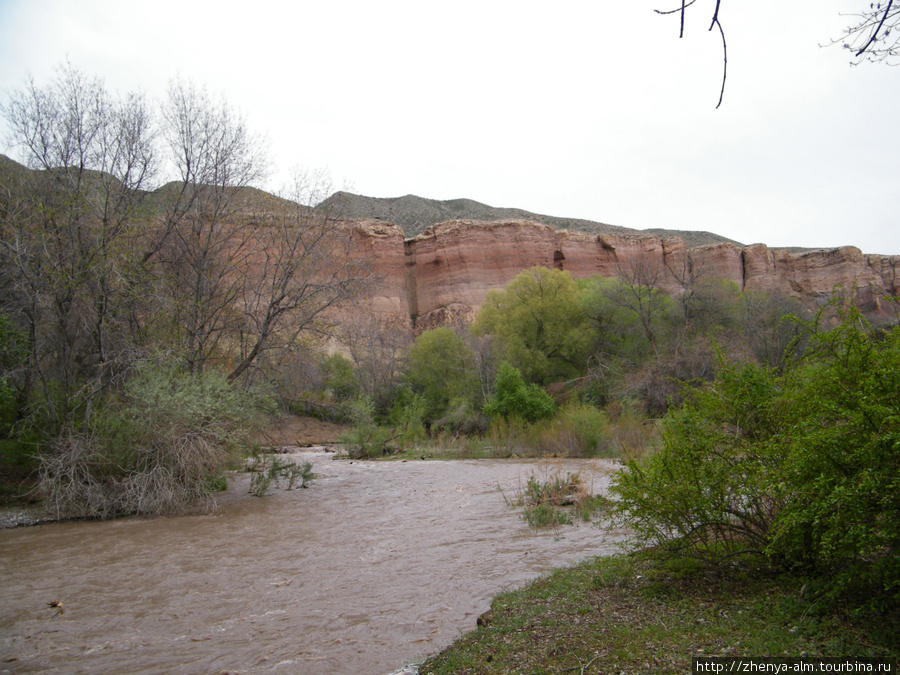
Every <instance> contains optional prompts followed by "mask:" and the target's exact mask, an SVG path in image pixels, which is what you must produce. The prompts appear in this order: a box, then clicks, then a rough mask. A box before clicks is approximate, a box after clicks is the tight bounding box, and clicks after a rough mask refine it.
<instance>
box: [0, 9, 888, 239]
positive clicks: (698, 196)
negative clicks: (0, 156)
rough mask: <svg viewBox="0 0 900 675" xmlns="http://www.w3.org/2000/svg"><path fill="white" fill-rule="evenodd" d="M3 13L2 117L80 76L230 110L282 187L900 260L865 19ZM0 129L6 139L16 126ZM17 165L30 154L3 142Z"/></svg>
mask: <svg viewBox="0 0 900 675" xmlns="http://www.w3.org/2000/svg"><path fill="white" fill-rule="evenodd" d="M678 5H680V3H679V2H678V1H677V0H584V1H582V0H577V1H576V0H556V1H555V2H553V3H550V2H547V1H546V0H544V1H542V2H532V1H530V0H515V1H511V0H510V1H508V0H454V1H453V2H449V1H445V2H435V1H430V0H315V1H311V0H293V1H291V2H287V1H283V2H274V1H270V0H256V1H255V2H246V1H245V2H231V1H225V0H216V1H199V0H178V1H173V0H154V1H153V2H147V1H145V2H137V1H131V0H129V1H125V0H106V1H104V0H0V101H5V100H6V96H7V94H6V92H8V91H9V90H10V89H11V88H18V87H20V86H22V84H23V83H24V82H25V80H26V78H27V77H28V76H29V75H31V76H34V77H35V78H36V79H37V81H38V83H46V82H48V81H49V78H50V77H51V76H52V75H53V71H54V68H55V67H57V66H58V65H60V64H61V63H62V62H64V61H65V59H66V58H68V59H69V60H70V62H71V63H72V64H73V65H74V66H76V67H77V68H79V69H81V70H83V71H85V72H86V73H87V74H89V75H96V76H100V77H102V78H103V79H105V81H106V83H107V85H108V86H109V87H110V89H113V90H118V91H121V92H124V91H127V90H133V89H139V90H142V91H145V92H147V93H148V94H150V95H152V96H159V97H161V96H162V95H163V93H164V92H165V89H166V87H167V85H168V82H169V80H170V79H171V78H173V77H174V76H176V75H180V76H182V77H184V78H186V79H189V80H192V81H194V82H196V83H198V84H203V85H206V86H208V87H209V88H210V89H211V90H212V91H214V92H221V93H223V94H224V95H225V96H226V97H227V99H228V100H229V101H230V102H231V103H232V104H234V105H235V106H236V107H237V108H239V109H240V110H241V111H242V112H243V113H244V114H245V116H246V118H247V119H248V121H249V123H250V124H251V126H252V127H253V128H254V129H256V130H258V131H261V132H263V133H265V134H266V135H267V137H268V140H269V143H270V147H271V149H272V152H273V155H274V158H275V166H276V167H277V168H276V171H275V172H274V173H273V176H272V178H271V183H270V185H269V187H274V186H275V185H276V184H277V183H280V182H281V180H282V177H283V176H284V175H285V173H286V171H287V169H288V168H290V167H294V166H301V167H307V168H322V167H327V168H328V169H329V170H330V172H331V174H332V176H333V177H334V179H335V180H336V182H338V183H343V182H347V183H348V184H349V185H348V187H349V189H350V190H351V191H353V192H356V193H359V194H364V195H368V196H374V197H399V196H402V195H404V194H416V195H419V196H421V197H428V198H432V199H454V198H459V197H467V198H471V199H475V200H478V201H481V202H484V203H487V204H490V205H492V206H502V207H518V208H523V209H527V210H529V211H534V212H537V213H544V214H549V215H555V216H568V217H577V218H587V219H591V220H597V221H601V222H606V223H610V224H614V225H623V226H626V227H633V228H637V229H643V228H650V227H663V228H670V229H685V230H709V231H712V232H716V233H718V234H722V235H725V236H727V237H730V238H732V239H736V240H738V241H741V242H743V243H747V244H749V243H754V242H763V243H765V244H768V245H769V246H810V247H820V246H821V247H830V246H839V245H844V244H851V245H854V246H858V247H859V248H861V249H863V251H864V252H866V253H882V254H895V255H896V254H900V216H898V212H900V162H898V161H897V159H898V149H900V123H898V122H900V69H897V68H891V67H888V66H884V65H872V64H865V65H863V66H860V67H857V68H851V67H850V66H849V65H848V62H849V54H848V53H847V52H846V51H844V50H842V49H841V48H840V47H827V48H821V47H820V46H819V45H821V44H825V43H827V42H828V40H829V39H830V38H831V37H834V36H837V35H839V34H840V31H841V28H842V27H843V26H844V25H847V24H848V23H849V22H850V21H851V19H849V18H847V17H842V16H840V13H841V12H844V13H851V12H853V11H855V10H859V9H860V8H861V7H863V6H868V0H791V1H790V2H786V1H785V0H753V1H752V2H747V1H741V0H722V10H721V19H722V23H723V25H724V28H725V31H726V38H727V40H728V59H729V60H728V82H727V87H726V91H725V101H724V103H723V105H722V107H721V108H720V109H718V110H716V109H715V104H716V102H717V99H718V94H719V86H720V78H721V69H722V51H721V41H720V38H719V36H718V33H710V32H708V31H707V29H708V27H709V21H710V19H711V16H712V8H713V5H714V0H698V2H697V3H696V4H695V5H694V6H693V7H692V8H691V9H690V10H689V13H688V16H687V27H686V36H685V38H684V39H682V40H679V39H678V17H677V15H673V16H669V17H666V16H658V15H656V14H654V13H653V10H654V9H656V8H660V9H669V8H674V7H676V6H678ZM0 124H2V123H0ZM0 151H2V152H5V153H6V154H12V155H13V156H15V154H14V153H12V151H11V150H10V149H9V148H7V147H5V141H0Z"/></svg>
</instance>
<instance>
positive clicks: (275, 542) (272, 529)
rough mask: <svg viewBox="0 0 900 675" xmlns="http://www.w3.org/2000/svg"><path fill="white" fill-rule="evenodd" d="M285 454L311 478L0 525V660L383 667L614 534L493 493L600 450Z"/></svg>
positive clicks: (378, 673) (10, 668)
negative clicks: (534, 456)
mask: <svg viewBox="0 0 900 675" xmlns="http://www.w3.org/2000/svg"><path fill="white" fill-rule="evenodd" d="M296 458H297V459H298V460H302V459H308V460H310V461H312V463H313V466H314V470H315V471H316V473H317V474H318V476H319V478H318V479H317V480H315V481H314V482H313V483H312V485H311V487H310V489H306V490H292V491H290V492H288V491H284V490H277V491H275V492H274V493H272V494H270V496H268V497H265V498H263V499H257V498H255V497H252V496H250V495H248V494H247V488H248V485H249V478H248V476H247V475H244V474H241V475H237V476H236V477H235V478H234V479H233V480H232V481H231V482H230V485H229V489H228V491H227V493H225V494H224V495H223V496H222V497H221V498H220V499H219V506H218V508H217V509H216V510H215V511H214V512H213V513H210V514H205V515H190V516H179V517H172V518H158V519H140V518H127V519H121V520H115V521H107V522H70V523H54V524H48V525H40V526H37V527H27V528H18V529H11V530H3V531H0V598H2V600H0V672H26V673H27V672H47V673H92V674H93V673H123V672H167V673H221V672H229V673H267V672H275V673H304V674H312V675H315V674H326V673H340V674H346V673H359V674H361V675H365V674H373V675H383V674H384V673H388V672H391V671H395V670H397V669H399V668H401V667H403V666H404V664H406V663H412V662H416V661H417V660H420V659H421V658H422V657H424V656H425V655H427V654H429V653H432V652H435V651H438V650H439V649H441V648H443V647H444V646H446V645H447V644H449V643H450V642H452V641H453V640H454V639H455V638H456V637H457V636H458V635H459V634H460V633H461V632H464V631H467V630H471V629H473V628H474V627H475V621H476V618H477V617H478V615H479V614H481V613H482V612H485V611H486V610H487V609H488V608H489V604H490V599H491V597H492V596H493V595H495V594H496V593H497V592H499V591H500V590H502V589H504V588H508V587H513V586H519V585H521V584H523V583H524V582H526V581H528V580H529V579H532V578H534V577H537V576H539V575H540V574H541V573H543V572H545V571H547V570H549V569H550V568H552V567H556V566H560V565H564V564H568V563H573V562H576V561H577V560H580V559H582V558H585V557H588V556H592V555H599V554H605V553H610V552H612V551H613V550H614V548H615V543H616V542H617V541H618V540H620V539H621V538H622V536H623V535H622V533H621V532H609V531H607V530H605V529H603V528H598V527H593V526H591V525H590V524H578V525H565V526H561V527H560V528H558V529H557V530H555V531H554V530H547V531H536V530H531V529H529V528H528V526H527V525H526V524H525V522H524V521H523V520H522V518H521V516H520V510H519V509H516V508H513V507H511V506H510V505H508V504H507V502H506V500H505V499H504V495H505V496H506V497H507V498H512V497H514V494H515V492H516V490H517V489H520V488H522V487H524V485H525V483H526V481H527V479H528V477H529V476H530V475H531V474H532V472H534V473H535V474H536V475H537V476H538V477H539V478H540V477H542V476H544V477H546V476H547V475H552V473H553V472H555V471H562V472H564V473H565V472H570V471H571V472H574V471H578V470H580V471H581V472H582V477H583V478H584V480H585V482H586V483H587V484H588V485H589V486H591V487H592V488H593V491H594V492H595V493H602V492H603V491H604V490H605V489H606V485H607V482H608V478H609V474H610V472H611V470H612V466H611V465H610V464H608V463H605V462H603V461H599V460H553V461H551V462H543V463H540V462H533V461H518V460H480V461H455V462H445V461H427V462H413V461H410V462H378V463H373V462H349V461H332V455H331V454H328V453H326V452H321V451H314V452H303V453H298V454H297V455H296ZM498 486H499V488H500V489H498ZM501 489H502V491H501ZM52 601H62V602H63V605H64V608H65V611H64V612H63V613H62V614H59V615H58V616H55V615H56V614H57V612H58V610H57V609H56V608H53V607H49V606H48V605H47V603H49V602H52Z"/></svg>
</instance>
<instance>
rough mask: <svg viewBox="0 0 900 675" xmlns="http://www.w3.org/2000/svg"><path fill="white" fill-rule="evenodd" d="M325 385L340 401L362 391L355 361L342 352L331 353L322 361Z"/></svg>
mask: <svg viewBox="0 0 900 675" xmlns="http://www.w3.org/2000/svg"><path fill="white" fill-rule="evenodd" d="M322 371H323V375H324V376H325V387H326V389H327V390H328V391H330V392H331V394H332V396H333V397H334V398H335V399H336V400H338V401H345V400H347V399H351V398H353V397H354V396H357V395H358V394H359V392H360V389H361V387H360V384H359V378H358V377H357V376H356V370H355V369H354V367H353V362H352V361H350V359H348V358H346V357H344V356H342V355H341V354H330V355H329V356H327V357H325V360H324V361H323V363H322Z"/></svg>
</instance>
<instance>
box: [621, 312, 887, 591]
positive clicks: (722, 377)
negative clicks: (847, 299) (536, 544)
mask: <svg viewBox="0 0 900 675" xmlns="http://www.w3.org/2000/svg"><path fill="white" fill-rule="evenodd" d="M813 328H815V326H813ZM898 392H900V327H894V328H893V329H891V330H889V331H887V332H878V331H875V330H873V329H872V327H871V326H870V325H869V324H867V322H865V321H864V320H863V319H862V318H861V316H860V315H859V314H858V312H856V311H855V310H846V311H845V312H844V313H843V316H842V321H841V323H840V324H839V325H838V326H837V327H835V328H832V329H830V330H825V331H817V332H816V333H815V334H814V335H813V337H812V348H811V349H810V350H809V351H808V352H807V354H806V355H805V357H804V359H803V360H802V361H801V362H800V363H799V364H798V365H796V366H795V367H794V368H793V369H791V370H789V371H787V372H785V373H783V374H779V373H777V372H776V371H775V370H773V369H770V368H767V367H765V366H755V365H751V364H745V365H727V366H725V367H723V368H722V369H721V371H720V372H719V374H718V376H717V377H716V379H715V381H713V382H712V383H710V384H709V385H708V386H706V387H703V388H701V389H695V390H693V391H691V392H690V393H689V394H688V395H687V398H686V401H685V403H684V405H683V406H682V407H681V408H679V409H677V410H672V411H670V413H669V415H668V416H667V417H666V419H665V424H664V432H663V443H662V447H661V449H660V451H659V452H658V453H656V454H654V455H652V456H651V457H649V458H647V459H646V460H643V461H633V462H630V463H629V466H628V470H627V471H626V472H623V473H621V474H620V475H619V476H618V478H617V479H616V483H615V486H614V491H615V492H617V493H618V494H619V496H620V497H621V501H620V502H619V504H618V509H619V512H620V514H621V515H622V516H623V517H624V518H625V519H626V520H627V522H629V524H630V525H631V526H632V527H633V528H634V530H635V532H636V533H637V534H638V536H639V539H640V540H642V541H644V542H646V543H654V544H664V545H670V546H673V547H675V548H676V549H678V550H681V551H688V552H690V553H691V554H692V555H695V556H699V557H703V558H707V559H711V560H722V559H725V558H728V557H731V556H734V555H738V554H741V553H749V552H755V553H758V554H765V555H767V556H769V557H770V559H771V560H772V561H774V562H776V563H777V564H780V565H785V566H791V567H799V568H802V569H806V570H807V571H810V570H811V571H814V572H816V573H818V574H819V575H820V578H821V579H827V580H828V581H827V582H826V588H825V589H824V590H825V592H826V593H827V594H829V595H831V596H836V595H837V594H838V593H841V592H843V591H847V590H854V589H860V588H862V589H866V592H871V591H872V590H873V589H877V591H878V596H877V600H878V601H879V602H880V601H885V602H896V601H898V600H900V564H898V562H897V555H896V554H897V551H898V547H900V523H898V521H897V518H896V515H897V513H900V498H898V492H897V488H898V486H900V483H898V470H900V399H898V396H897V393H898Z"/></svg>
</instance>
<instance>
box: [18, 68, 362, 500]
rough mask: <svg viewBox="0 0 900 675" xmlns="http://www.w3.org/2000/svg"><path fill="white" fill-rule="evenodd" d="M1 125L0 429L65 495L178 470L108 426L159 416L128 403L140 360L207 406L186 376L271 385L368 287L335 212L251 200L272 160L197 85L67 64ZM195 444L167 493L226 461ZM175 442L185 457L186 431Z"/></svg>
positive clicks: (257, 196)
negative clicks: (133, 81) (155, 95)
mask: <svg viewBox="0 0 900 675" xmlns="http://www.w3.org/2000/svg"><path fill="white" fill-rule="evenodd" d="M0 114H2V116H3V118H4V119H5V121H6V123H7V128H8V130H9V137H8V138H7V141H8V146H9V147H10V148H12V149H13V150H14V151H15V152H16V153H18V157H19V158H20V159H21V161H22V162H23V163H24V164H25V165H26V167H27V169H23V168H22V167H21V166H19V165H17V164H15V163H14V162H9V161H4V162H3V163H2V164H0V314H2V317H3V318H2V321H3V322H4V323H3V324H2V326H3V329H4V331H5V332H4V334H3V335H2V336H0V337H2V342H3V344H4V350H5V351H6V352H8V358H5V359H4V362H3V364H2V366H3V373H2V374H0V409H2V415H0V417H2V418H3V419H4V420H5V421H6V423H5V425H4V429H5V431H6V433H7V435H11V436H13V437H14V440H15V441H17V442H18V446H17V447H18V448H19V449H22V448H23V447H25V446H23V445H22V444H23V443H25V442H26V441H27V442H34V443H38V444H39V445H34V446H32V447H35V448H41V449H42V450H43V458H44V462H45V467H44V470H42V476H43V478H44V482H45V483H46V484H47V485H48V490H50V492H52V493H54V494H56V493H61V492H65V493H66V494H68V495H69V496H71V495H73V494H76V493H78V488H80V487H83V485H81V484H83V483H85V482H87V483H91V484H94V483H97V484H99V483H98V481H101V479H104V480H105V479H106V478H107V477H108V476H110V475H111V476H113V477H118V478H115V480H113V481H112V482H113V483H117V484H121V483H122V480H126V479H130V477H131V476H132V475H133V474H134V473H135V472H136V471H137V472H140V471H143V469H139V468H136V467H138V466H140V467H158V466H161V465H167V466H168V465H169V464H170V462H169V459H168V458H165V457H163V455H164V454H165V452H168V450H166V451H164V450H163V449H162V448H163V446H165V445H166V444H165V443H164V442H163V441H162V440H161V439H160V440H159V442H157V441H156V440H154V441H148V442H147V443H145V444H143V445H142V446H141V447H142V450H141V452H143V453H144V455H145V456H144V457H142V458H141V459H140V461H132V459H133V455H134V452H133V451H132V450H126V449H124V448H123V449H121V451H119V450H114V449H113V448H118V447H120V444H118V443H117V442H113V441H114V440H115V439H113V438H112V437H111V436H109V434H111V433H112V432H111V431H108V425H109V423H110V420H111V418H112V417H114V416H119V417H122V416H123V415H124V416H125V417H129V416H133V415H131V413H127V414H126V413H125V412H124V411H125V410H126V409H129V410H130V409H133V407H134V406H136V405H137V406H139V405H144V406H146V407H147V408H148V410H147V411H146V412H147V414H146V415H145V417H146V418H147V419H154V417H153V414H152V411H150V410H149V407H150V406H151V405H152V402H151V401H150V400H149V399H148V400H147V401H146V402H144V403H141V402H140V401H139V400H136V399H135V398H134V396H133V394H130V393H128V386H129V383H130V382H132V381H133V380H134V379H135V377H140V373H146V372H147V371H146V365H147V364H156V366H157V367H158V368H159V371H158V375H157V378H156V379H157V380H159V379H162V380H165V382H166V386H167V387H168V389H169V390H170V394H171V395H172V396H173V397H175V398H176V399H185V400H187V399H190V400H194V399H197V400H201V399H204V397H208V395H211V394H210V390H209V388H208V387H206V386H202V387H200V388H199V389H198V388H197V382H196V381H195V380H197V378H201V379H200V380H197V381H201V382H209V381H210V380H207V379H202V378H205V377H207V376H208V377H218V376H222V377H223V378H225V382H226V384H227V386H228V387H233V388H237V387H240V388H244V387H247V386H249V385H257V384H260V383H261V382H264V381H265V380H266V379H268V378H267V375H268V374H271V373H272V372H273V371H274V370H275V369H276V368H277V366H278V365H279V363H280V361H281V360H282V359H284V358H295V354H294V353H295V351H296V348H297V346H298V345H299V344H300V343H301V341H302V338H303V337H304V336H305V335H307V334H309V333H310V332H312V331H315V330H317V329H318V328H319V327H320V325H319V322H320V319H321V317H322V315H323V313H324V312H326V311H327V310H328V309H329V308H330V307H332V306H334V305H335V304H336V303H338V302H340V301H342V300H344V299H346V298H347V297H349V296H350V295H351V294H352V293H353V292H354V290H355V288H356V287H357V285H358V282H359V280H360V279H361V278H362V277H363V276H364V272H363V271H362V270H361V269H360V268H359V266H358V263H356V262H354V260H355V259H354V258H353V257H352V256H349V255H348V252H349V251H348V246H349V245H350V244H349V241H348V239H347V237H346V236H342V234H341V233H340V232H338V229H337V226H336V224H335V222H334V220H333V219H332V218H331V217H330V215H329V214H327V213H324V212H323V211H321V210H319V211H313V210H311V209H310V208H308V205H304V204H306V202H307V201H308V198H311V199H316V197H317V196H319V197H320V196H324V195H316V194H315V188H316V186H315V185H310V184H309V183H308V182H304V180H303V179H302V178H298V179H297V180H296V181H295V184H294V185H292V186H291V187H290V188H288V190H286V193H285V197H286V198H275V197H271V196H269V195H264V194H263V193H260V192H258V191H256V190H254V189H253V188H252V187H251V186H252V184H254V183H255V182H257V181H259V180H260V179H261V178H262V177H263V176H264V173H265V170H266V165H267V157H266V155H265V153H264V151H263V149H264V146H263V144H261V142H260V138H259V137H257V136H256V135H255V134H253V133H252V132H251V131H250V130H249V129H248V127H247V125H246V123H245V122H244V120H243V119H242V118H241V117H240V115H238V114H237V113H236V112H235V111H234V110H233V109H232V108H231V107H230V106H229V105H228V104H227V103H226V102H225V101H222V100H219V99H216V98H214V97H212V96H210V95H209V94H208V93H207V92H206V91H205V90H204V89H202V88H198V87H196V86H194V85H191V84H190V83H186V82H181V81H175V82H173V83H172V85H171V86H170V89H169V92H168V95H167V96H166V98H165V100H163V101H160V102H154V101H149V100H147V99H146V97H144V96H143V95H141V94H136V93H130V94H127V95H124V96H120V95H117V94H114V93H111V92H109V91H108V90H107V89H106V88H105V86H104V84H103V83H102V82H101V81H99V80H97V79H92V78H90V77H88V76H86V75H85V74H83V73H81V72H80V71H78V70H76V69H74V68H72V67H71V66H65V67H63V68H61V69H60V70H59V71H58V73H57V76H56V77H55V79H53V80H52V81H51V82H50V83H48V84H46V85H39V84H37V83H35V82H33V81H32V82H29V83H28V84H27V85H26V86H25V87H23V88H21V89H19V90H16V91H12V92H10V96H9V100H8V103H6V104H5V105H4V106H3V107H2V110H0ZM161 183H165V185H162V186H161V187H160V184H161ZM310 189H312V194H310ZM185 373H186V374H187V376H188V377H187V378H185V377H182V375H183V374H185ZM217 386H218V385H217ZM223 386H224V385H223ZM204 400H205V399H204ZM207 402H211V401H209V400H208V401H207ZM220 402H221V401H220ZM232 412H234V411H233V410H225V409H223V408H222V407H221V406H219V405H218V403H217V404H216V405H215V406H213V407H212V408H209V409H208V410H207V412H206V414H208V415H210V416H211V417H210V419H213V420H217V422H216V424H218V425H219V426H220V427H221V429H231V428H232V424H231V422H230V421H229V420H232V419H233V418H232ZM119 422H122V423H123V424H124V420H123V419H120V420H119ZM117 424H118V423H117ZM114 426H115V425H114ZM188 426H191V425H188ZM207 426H209V425H207ZM213 426H215V425H213ZM163 428H168V427H163ZM179 428H180V427H179ZM104 430H106V431H104ZM195 432H196V429H192V430H191V431H190V434H189V435H190V437H191V438H200V439H202V442H201V443H199V444H196V443H190V444H188V445H183V446H182V447H181V449H180V450H179V451H178V453H176V454H177V455H178V461H179V462H181V461H182V460H184V461H186V462H188V463H189V464H191V466H192V467H193V468H192V469H191V470H190V471H188V472H187V474H184V472H182V474H183V475H182V477H181V478H172V480H171V481H170V485H169V487H170V488H171V489H172V491H173V492H177V491H178V489H176V488H179V485H180V483H183V482H185V481H187V482H191V481H194V482H200V483H202V482H203V481H205V480H206V479H207V478H211V477H214V476H215V475H216V474H217V473H218V472H221V469H222V468H223V466H224V462H225V459H226V457H227V455H228V453H224V452H218V450H222V449H223V448H224V445H223V442H224V441H223V439H222V438H221V436H220V435H214V436H208V435H206V434H205V432H204V433H201V434H199V435H198V434H196V433H195ZM117 433H118V432H117ZM186 433H187V432H186ZM104 434H107V435H106V436H104ZM172 434H173V437H172V438H171V439H170V441H171V444H178V443H179V442H180V441H179V440H178V439H180V438H182V437H183V436H182V433H181V431H179V430H175V429H172ZM212 446H215V447H216V448H217V449H218V450H217V451H216V452H212V451H211V448H212ZM12 447H13V445H9V446H7V450H9V449H10V448H12ZM85 448H90V449H91V452H94V453H100V454H102V455H103V460H102V463H103V465H104V468H103V469H102V472H100V469H98V468H97V467H98V466H99V464H98V463H97V462H95V461H94V459H91V460H90V461H88V462H87V463H84V461H83V459H84V451H85ZM100 448H102V450H101V449H100ZM10 451H11V450H10ZM129 453H130V454H129ZM151 455H152V456H153V457H152V458H148V457H149V456H151ZM189 456H190V457H192V459H188V457H189ZM48 462H50V463H51V464H52V469H48V468H47V466H48V465H47V463H48ZM67 462H68V464H67ZM85 467H89V468H88V469H85ZM84 470H86V471H88V473H89V474H90V477H88V478H85V477H84V476H83V474H82V473H80V472H83V471H84ZM154 471H155V469H154ZM197 471H199V473H197ZM98 472H100V473H102V476H101V475H97V473H98ZM176 473H177V472H176ZM201 474H202V475H201ZM76 475H78V476H81V477H75V476H76ZM120 478H121V479H122V480H119V479H120ZM201 479H202V480H201ZM65 481H68V482H69V485H64V484H62V483H64V482H65ZM101 482H102V481H101ZM108 482H109V481H108ZM51 484H52V485H51ZM176 484H177V485H176ZM166 489H168V488H166ZM104 500H105V502H104V503H112V502H110V500H109V499H106V498H105V497H104ZM55 501H56V503H57V504H62V503H63V501H64V500H63V501H61V500H60V499H56V500H55ZM113 501H115V500H113ZM66 503H67V504H69V505H70V506H71V509H69V510H73V511H77V512H79V513H84V514H90V513H95V512H96V513H97V514H100V515H105V514H107V513H109V512H110V511H117V512H119V511H123V510H124V511H127V510H129V509H132V510H137V511H144V510H147V508H145V506H144V505H145V503H147V500H145V499H143V498H141V499H137V500H131V501H127V503H122V504H119V505H117V506H115V507H109V508H107V507H106V506H103V507H101V508H98V509H86V510H85V509H79V507H76V506H75V505H74V503H73V502H72V500H71V499H70V500H69V501H68V502H66ZM158 503H159V504H163V503H173V502H165V500H162V501H159V502H158ZM149 510H152V511H159V510H165V509H164V508H162V507H159V506H153V507H152V508H150V509H149Z"/></svg>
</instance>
